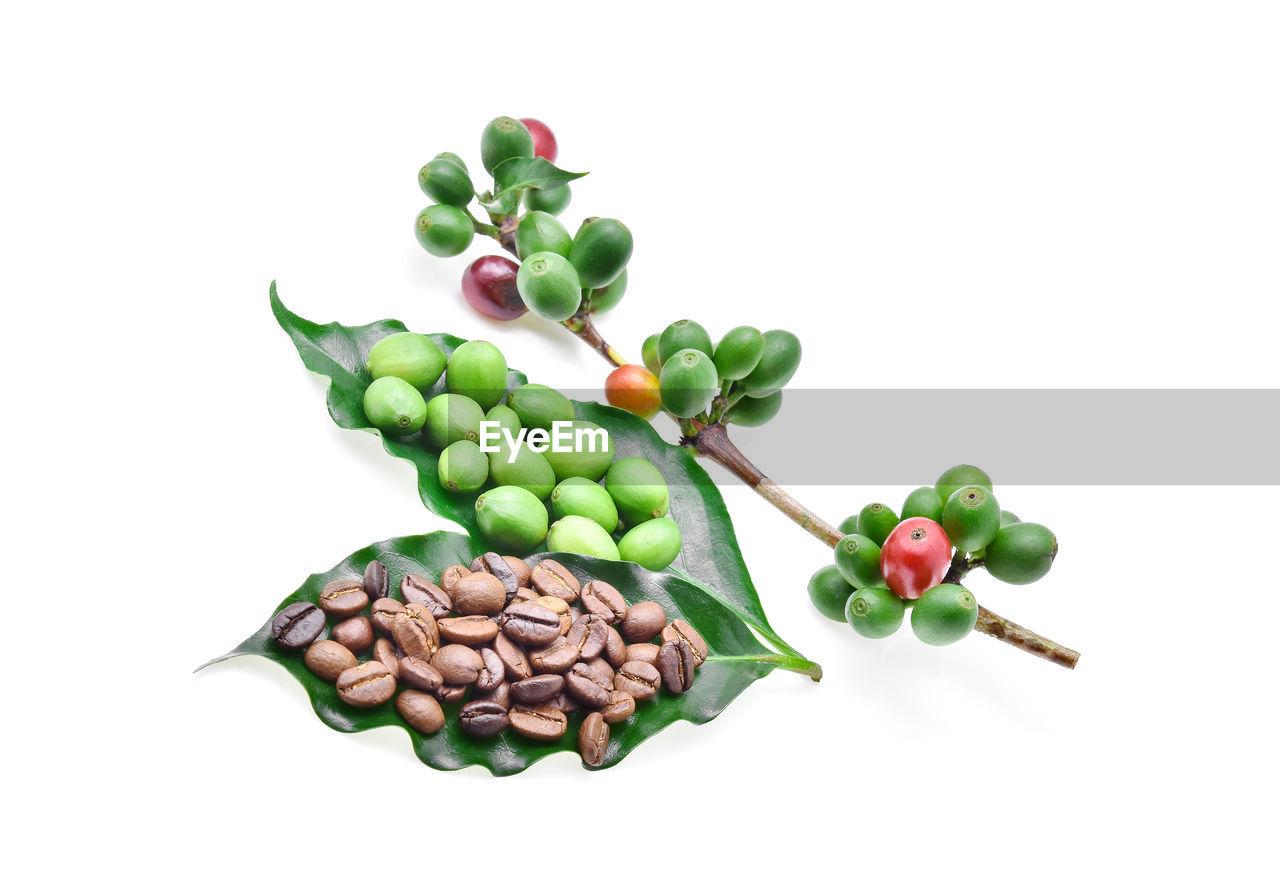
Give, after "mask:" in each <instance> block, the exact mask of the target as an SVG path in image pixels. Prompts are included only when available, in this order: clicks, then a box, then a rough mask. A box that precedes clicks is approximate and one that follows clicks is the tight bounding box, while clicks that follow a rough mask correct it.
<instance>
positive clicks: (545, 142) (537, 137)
mask: <svg viewBox="0 0 1280 873" xmlns="http://www.w3.org/2000/svg"><path fill="white" fill-rule="evenodd" d="M520 123H521V124H523V125H524V126H525V127H526V128H528V130H529V135H530V136H532V137H533V154H534V156H535V157H539V158H546V159H547V160H548V161H551V162H552V163H555V160H556V155H558V154H560V149H559V147H558V146H557V145H556V135H555V134H554V133H552V132H551V128H549V127H547V126H546V125H545V124H543V123H542V122H541V121H539V120H538V119H536V118H522V119H520Z"/></svg>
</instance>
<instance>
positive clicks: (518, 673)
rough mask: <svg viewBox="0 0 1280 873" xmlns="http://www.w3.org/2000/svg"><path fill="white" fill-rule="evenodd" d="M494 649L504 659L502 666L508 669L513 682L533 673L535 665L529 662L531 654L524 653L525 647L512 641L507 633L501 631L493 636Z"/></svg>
mask: <svg viewBox="0 0 1280 873" xmlns="http://www.w3.org/2000/svg"><path fill="white" fill-rule="evenodd" d="M493 650H494V651H495V652H497V653H498V657H499V658H501V659H502V666H503V667H505V668H506V670H507V678H508V679H510V680H511V681H512V682H519V681H520V680H521V679H528V678H529V677H530V676H532V675H533V666H532V665H531V664H530V663H529V656H528V655H526V654H525V653H524V649H522V648H520V647H519V646H518V645H516V644H515V643H514V642H512V641H511V639H510V638H509V637H508V636H507V635H506V634H505V633H501V632H500V633H499V634H498V635H497V636H496V637H494V638H493Z"/></svg>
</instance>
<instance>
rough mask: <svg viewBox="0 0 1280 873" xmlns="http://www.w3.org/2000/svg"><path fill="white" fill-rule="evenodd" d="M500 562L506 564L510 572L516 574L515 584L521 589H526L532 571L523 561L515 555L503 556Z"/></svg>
mask: <svg viewBox="0 0 1280 873" xmlns="http://www.w3.org/2000/svg"><path fill="white" fill-rule="evenodd" d="M502 560H504V561H506V562H507V566H508V567H510V568H511V572H512V573H515V574H516V582H517V583H518V584H519V585H520V587H521V588H525V587H528V585H529V577H530V576H531V575H532V574H533V570H532V569H530V567H529V565H528V564H526V563H525V562H524V561H522V560H520V559H519V558H517V557H516V556H515V555H503V556H502Z"/></svg>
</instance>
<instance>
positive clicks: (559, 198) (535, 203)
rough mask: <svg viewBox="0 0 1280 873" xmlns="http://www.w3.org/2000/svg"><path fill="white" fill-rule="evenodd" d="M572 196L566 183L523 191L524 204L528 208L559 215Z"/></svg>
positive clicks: (566, 206)
mask: <svg viewBox="0 0 1280 873" xmlns="http://www.w3.org/2000/svg"><path fill="white" fill-rule="evenodd" d="M572 197H573V194H572V192H571V191H570V190H569V186H568V185H558V186H556V187H555V188H530V189H528V190H527V191H525V192H524V205H525V207H526V208H528V209H530V210H537V211H538V212H545V213H547V214H548V215H559V214H560V213H561V212H564V211H565V209H567V208H568V206H569V200H570V199H571V198H572Z"/></svg>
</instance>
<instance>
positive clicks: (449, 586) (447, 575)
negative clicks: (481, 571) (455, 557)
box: [440, 564, 471, 600]
mask: <svg viewBox="0 0 1280 873" xmlns="http://www.w3.org/2000/svg"><path fill="white" fill-rule="evenodd" d="M470 575H471V568H470V567H464V566H462V565H461V564H454V565H453V566H452V567H445V568H444V572H443V573H441V574H440V588H441V589H443V591H444V593H445V594H448V595H449V598H450V599H451V600H452V599H453V586H454V585H456V584H457V583H458V580H459V579H461V578H462V577H463V576H470Z"/></svg>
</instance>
